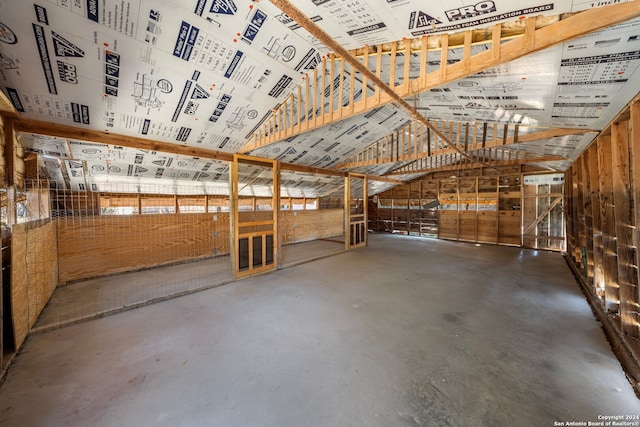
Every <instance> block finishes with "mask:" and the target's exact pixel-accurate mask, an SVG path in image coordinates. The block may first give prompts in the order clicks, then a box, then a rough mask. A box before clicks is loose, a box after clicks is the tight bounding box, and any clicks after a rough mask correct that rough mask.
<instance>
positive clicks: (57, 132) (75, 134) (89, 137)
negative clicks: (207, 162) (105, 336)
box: [15, 119, 233, 161]
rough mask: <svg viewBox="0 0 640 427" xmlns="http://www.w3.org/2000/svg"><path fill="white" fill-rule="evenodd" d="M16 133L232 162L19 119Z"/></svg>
mask: <svg viewBox="0 0 640 427" xmlns="http://www.w3.org/2000/svg"><path fill="white" fill-rule="evenodd" d="M15 130H16V132H26V133H36V134H40V135H49V136H57V137H60V138H67V139H75V140H80V141H91V142H96V143H99V144H110V145H118V146H123V147H131V148H138V149H141V150H152V151H161V152H164V153H169V154H179V155H183V156H190V157H202V158H205V159H217V160H224V161H232V160H233V154H231V153H224V152H221V151H215V150H207V149H203V148H199V147H191V146H186V145H178V144H172V143H169V142H161V141H154V140H151V139H145V138H138V137H134V136H127V135H118V134H114V133H107V132H100V131H97V130H92V129H83V128H79V127H75V126H68V125H62V124H58V123H48V122H42V121H38V120H31V119H20V120H17V121H16V122H15Z"/></svg>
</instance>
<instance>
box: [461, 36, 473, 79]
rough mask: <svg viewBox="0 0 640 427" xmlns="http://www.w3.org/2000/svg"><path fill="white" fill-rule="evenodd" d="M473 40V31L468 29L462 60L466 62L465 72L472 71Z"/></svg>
mask: <svg viewBox="0 0 640 427" xmlns="http://www.w3.org/2000/svg"><path fill="white" fill-rule="evenodd" d="M472 40H473V31H472V30H466V31H465V32H464V50H463V53H462V61H463V63H464V72H465V74H469V73H470V72H471V41H472Z"/></svg>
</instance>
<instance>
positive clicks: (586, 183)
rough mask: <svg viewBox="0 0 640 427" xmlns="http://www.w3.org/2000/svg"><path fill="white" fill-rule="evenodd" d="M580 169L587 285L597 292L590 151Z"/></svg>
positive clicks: (581, 160) (586, 152)
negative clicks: (594, 266) (594, 274)
mask: <svg viewBox="0 0 640 427" xmlns="http://www.w3.org/2000/svg"><path fill="white" fill-rule="evenodd" d="M580 167H581V168H582V189H581V190H582V191H581V192H580V193H581V195H582V213H583V215H584V221H583V224H584V247H585V250H586V260H587V265H586V272H587V283H588V284H589V286H591V290H592V291H595V288H594V287H593V286H594V281H593V213H592V212H591V210H592V205H591V183H590V177H591V174H590V173H589V151H588V150H587V151H585V152H584V153H583V154H582V156H581V157H580Z"/></svg>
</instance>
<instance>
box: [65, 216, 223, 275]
mask: <svg viewBox="0 0 640 427" xmlns="http://www.w3.org/2000/svg"><path fill="white" fill-rule="evenodd" d="M57 228H58V244H59V262H60V279H59V280H60V282H62V283H64V282H69V281H73V280H79V279H86V278H90V277H97V276H104V275H108V274H113V273H122V272H126V271H135V270H140V269H144V268H150V267H157V266H160V265H165V264H171V263H176V262H181V261H187V260H194V259H199V258H206V257H212V256H220V255H228V254H229V214H228V213H223V212H221V213H216V214H209V213H188V214H160V215H126V216H125V215H122V216H120V215H113V216H93V217H87V218H83V219H75V218H69V217H62V218H60V219H59V220H58V222H57Z"/></svg>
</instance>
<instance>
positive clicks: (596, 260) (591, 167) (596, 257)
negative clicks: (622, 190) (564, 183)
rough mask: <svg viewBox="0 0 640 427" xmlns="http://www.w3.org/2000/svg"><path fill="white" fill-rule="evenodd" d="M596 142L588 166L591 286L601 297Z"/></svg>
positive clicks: (602, 271)
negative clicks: (591, 255) (591, 228)
mask: <svg viewBox="0 0 640 427" xmlns="http://www.w3.org/2000/svg"><path fill="white" fill-rule="evenodd" d="M597 145H598V144H597V143H594V144H592V145H591V147H589V150H588V154H589V158H588V162H587V163H588V166H587V171H588V173H589V188H590V190H591V194H589V196H588V197H590V198H591V215H592V218H591V220H592V224H593V234H592V236H593V239H592V240H593V286H594V290H595V292H596V295H598V296H599V297H600V298H601V299H603V298H604V283H605V280H604V250H603V245H602V224H601V221H600V209H601V207H600V186H599V181H598V176H599V173H598V146H597Z"/></svg>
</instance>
